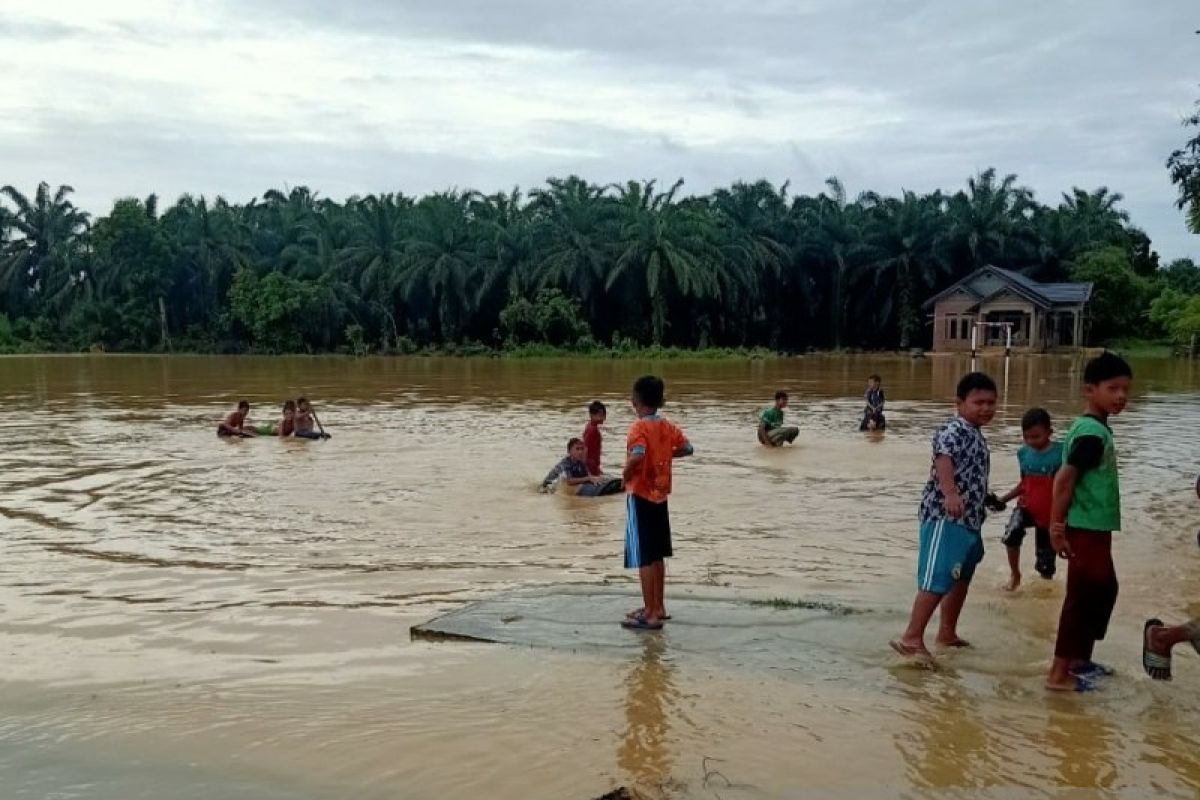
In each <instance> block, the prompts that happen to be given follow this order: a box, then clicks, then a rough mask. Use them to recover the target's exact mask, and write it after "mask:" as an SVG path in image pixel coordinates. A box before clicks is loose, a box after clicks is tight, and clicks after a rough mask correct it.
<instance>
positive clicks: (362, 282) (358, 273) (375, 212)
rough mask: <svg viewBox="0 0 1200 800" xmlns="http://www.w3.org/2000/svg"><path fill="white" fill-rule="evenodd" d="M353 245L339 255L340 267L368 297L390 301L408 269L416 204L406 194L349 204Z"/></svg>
mask: <svg viewBox="0 0 1200 800" xmlns="http://www.w3.org/2000/svg"><path fill="white" fill-rule="evenodd" d="M347 209H348V210H349V212H350V218H351V223H350V224H351V231H352V234H351V235H352V240H351V243H350V244H349V245H348V246H346V247H344V248H342V249H341V250H340V251H339V252H338V257H337V261H338V266H339V267H341V268H342V269H343V270H344V271H345V272H346V274H347V276H348V277H349V278H350V280H351V281H352V282H354V283H355V284H357V285H358V287H359V290H360V291H361V292H362V293H363V295H364V296H365V297H368V298H370V299H372V300H376V301H381V300H383V299H384V298H390V296H391V294H392V292H393V291H394V289H395V288H396V285H397V284H398V283H399V278H400V273H401V270H402V268H403V266H404V247H405V236H406V233H407V231H406V227H407V223H408V217H409V215H410V213H411V211H412V201H411V200H409V199H408V198H407V197H405V196H404V195H402V194H383V195H367V196H366V197H364V198H362V199H361V200H355V201H351V202H349V203H347Z"/></svg>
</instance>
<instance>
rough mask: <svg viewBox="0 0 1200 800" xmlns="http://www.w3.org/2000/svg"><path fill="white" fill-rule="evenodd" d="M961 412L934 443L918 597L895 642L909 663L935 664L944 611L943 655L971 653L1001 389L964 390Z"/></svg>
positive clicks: (923, 511) (976, 386) (974, 386)
mask: <svg viewBox="0 0 1200 800" xmlns="http://www.w3.org/2000/svg"><path fill="white" fill-rule="evenodd" d="M956 394H957V398H958V402H957V411H958V413H957V414H956V415H955V416H954V418H953V419H951V420H950V421H948V422H946V423H945V424H944V425H942V426H941V427H940V428H938V430H937V433H935V434H934V436H933V463H932V465H931V466H930V470H929V481H928V483H926V484H925V491H924V493H923V494H922V496H921V508H920V512H919V514H918V518H919V519H920V522H921V533H920V547H919V551H918V556H917V596H916V599H915V600H914V601H913V608H912V616H911V617H910V618H909V621H908V627H907V628H906V629H905V631H904V633H903V634H902V635H901V636H900V638H898V639H895V640H893V641H892V642H890V644H891V646H892V649H893V650H895V651H896V652H897V653H899V654H900V655H902V656H904V657H905V658H910V659H913V660H916V661H919V662H922V663H930V662H931V661H932V658H933V657H932V655H931V654H930V652H929V649H928V648H927V647H926V646H925V628H926V627H927V626H928V625H929V620H930V619H932V618H933V612H934V611H937V610H938V608H939V607H940V608H941V615H942V616H941V621H940V624H939V626H938V634H937V638H936V639H935V640H934V641H935V642H936V643H937V644H938V645H940V646H942V647H968V646H969V644H968V643H967V641H966V640H964V639H962V638H960V637H959V635H958V618H959V615H960V614H961V613H962V608H963V604H964V603H965V602H966V599H967V591H968V590H969V589H970V587H971V578H972V577H973V576H974V575H975V568H976V567H977V566H978V565H979V562H980V561H982V560H983V533H982V531H983V521H984V519H985V518H986V517H987V511H986V509H985V508H984V500H985V498H986V497H987V493H988V490H987V485H988V472H989V471H990V469H991V454H990V453H989V451H988V443H987V440H986V439H985V438H983V433H982V432H981V431H980V428H982V427H983V426H984V425H987V424H988V423H989V422H991V421H992V417H994V416H995V414H996V383H995V381H993V380H992V379H991V378H989V377H988V376H987V375H984V374H983V373H982V372H972V373H970V374H968V375H966V376H964V377H963V378H962V380H960V381H959V382H958V389H957V392H956Z"/></svg>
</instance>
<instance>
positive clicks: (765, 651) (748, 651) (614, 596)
mask: <svg viewBox="0 0 1200 800" xmlns="http://www.w3.org/2000/svg"><path fill="white" fill-rule="evenodd" d="M638 605H639V598H638V596H637V595H635V594H631V593H625V592H621V593H618V592H611V591H610V592H604V591H602V590H592V591H571V590H561V589H558V590H547V591H539V592H521V593H518V594H513V595H507V596H502V597H496V598H493V599H489V600H484V601H481V602H478V603H473V604H471V605H469V606H466V607H464V608H462V609H459V610H457V611H452V612H450V613H449V614H445V615H444V616H441V617H438V618H437V619H434V620H431V621H429V622H427V623H424V624H422V625H417V626H414V627H413V628H412V631H411V632H412V636H413V638H418V639H431V640H444V639H458V640H467V641H479V642H499V643H504V644H513V645H523V646H527V647H547V648H557V649H571V650H575V649H609V648H614V649H625V648H638V647H641V643H642V639H643V638H644V637H646V636H662V637H666V638H668V639H669V641H670V644H671V648H672V650H674V651H677V652H696V653H704V652H710V653H723V654H737V655H738V656H739V657H746V658H750V657H753V656H754V655H756V654H757V655H759V656H767V657H771V656H772V655H773V656H775V657H777V656H779V655H780V654H781V652H785V651H788V650H792V649H794V647H795V645H799V644H801V643H807V644H827V643H829V642H830V641H831V640H833V639H835V638H836V637H835V636H834V633H835V631H836V629H837V628H839V627H844V625H845V621H846V615H847V614H849V613H855V612H854V610H853V609H848V608H845V607H841V606H834V605H831V604H823V603H814V604H811V607H807V605H795V606H788V607H785V608H778V607H774V606H771V605H764V604H756V603H753V602H751V601H748V600H742V599H730V598H716V597H686V596H676V597H668V598H667V607H668V609H669V610H670V612H671V615H672V619H671V621H670V622H668V623H667V624H666V628H665V629H664V631H662V632H646V631H629V630H626V629H624V628H622V627H621V626H620V625H619V622H620V620H621V619H622V618H623V617H624V616H625V614H627V613H628V612H629V611H631V610H632V609H634V608H636V607H637V606H638Z"/></svg>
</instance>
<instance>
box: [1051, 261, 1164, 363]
mask: <svg viewBox="0 0 1200 800" xmlns="http://www.w3.org/2000/svg"><path fill="white" fill-rule="evenodd" d="M1071 280H1073V281H1081V282H1090V283H1092V284H1094V285H1093V288H1092V301H1091V308H1090V313H1091V319H1092V330H1091V334H1092V338H1093V341H1100V342H1106V341H1109V340H1110V339H1112V338H1114V337H1118V336H1137V335H1139V334H1140V333H1142V332H1144V331H1145V330H1146V328H1147V323H1148V319H1147V308H1148V305H1149V302H1150V299H1151V298H1152V297H1153V295H1154V285H1153V284H1152V283H1151V282H1150V281H1148V280H1147V279H1145V278H1143V277H1141V276H1140V275H1138V274H1136V273H1135V272H1134V271H1133V263H1132V261H1131V259H1130V256H1129V253H1128V252H1127V251H1125V250H1122V249H1121V248H1119V247H1105V248H1101V249H1099V250H1092V251H1089V252H1087V253H1084V254H1083V255H1082V256H1080V258H1079V260H1078V261H1077V262H1076V263H1075V264H1073V265H1072V267H1071Z"/></svg>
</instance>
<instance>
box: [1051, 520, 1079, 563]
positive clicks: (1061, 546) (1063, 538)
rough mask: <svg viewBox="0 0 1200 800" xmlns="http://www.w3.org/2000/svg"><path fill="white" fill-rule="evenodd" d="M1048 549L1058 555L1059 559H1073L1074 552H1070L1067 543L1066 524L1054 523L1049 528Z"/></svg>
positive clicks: (1069, 545)
mask: <svg viewBox="0 0 1200 800" xmlns="http://www.w3.org/2000/svg"><path fill="white" fill-rule="evenodd" d="M1050 547H1052V548H1053V549H1054V552H1056V553H1058V557H1059V558H1074V557H1075V553H1074V551H1072V550H1071V543H1070V542H1068V541H1067V524H1066V523H1065V522H1055V523H1054V524H1053V525H1051V526H1050Z"/></svg>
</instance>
